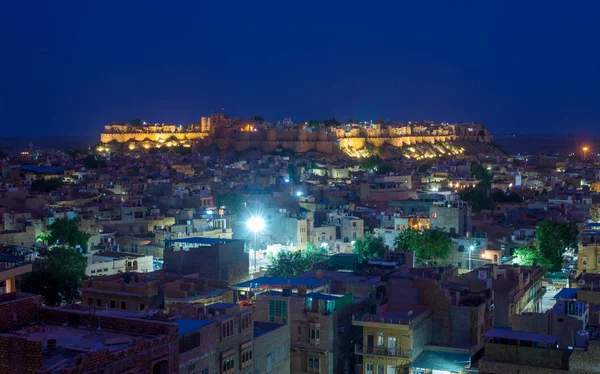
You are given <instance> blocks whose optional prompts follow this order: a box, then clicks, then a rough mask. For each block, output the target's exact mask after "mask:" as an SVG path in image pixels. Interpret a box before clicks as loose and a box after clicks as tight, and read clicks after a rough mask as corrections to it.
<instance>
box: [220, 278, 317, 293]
mask: <svg viewBox="0 0 600 374" xmlns="http://www.w3.org/2000/svg"><path fill="white" fill-rule="evenodd" d="M326 284H328V280H327V279H325V278H323V279H317V278H281V277H259V278H256V279H252V280H249V281H245V282H242V283H238V284H234V285H231V286H230V287H231V288H232V289H234V290H242V291H244V290H249V289H252V288H261V287H268V286H273V287H275V286H277V287H281V286H284V285H290V286H292V287H293V288H297V287H299V286H302V285H304V286H306V287H309V288H314V287H319V286H324V285H326Z"/></svg>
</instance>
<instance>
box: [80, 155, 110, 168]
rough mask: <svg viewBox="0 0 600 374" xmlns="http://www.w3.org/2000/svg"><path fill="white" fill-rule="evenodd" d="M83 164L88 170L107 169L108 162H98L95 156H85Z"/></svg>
mask: <svg viewBox="0 0 600 374" xmlns="http://www.w3.org/2000/svg"><path fill="white" fill-rule="evenodd" d="M82 162H83V166H85V168H86V169H98V168H103V167H106V161H104V160H102V159H101V160H98V159H96V157H95V156H94V155H87V156H85V158H84V159H83V161H82Z"/></svg>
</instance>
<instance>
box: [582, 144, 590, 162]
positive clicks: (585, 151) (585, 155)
mask: <svg viewBox="0 0 600 374" xmlns="http://www.w3.org/2000/svg"><path fill="white" fill-rule="evenodd" d="M581 150H582V151H583V161H585V160H587V151H589V150H590V148H589V147H588V146H587V145H586V146H583V148H581Z"/></svg>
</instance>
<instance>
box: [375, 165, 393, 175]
mask: <svg viewBox="0 0 600 374" xmlns="http://www.w3.org/2000/svg"><path fill="white" fill-rule="evenodd" d="M393 171H394V168H393V167H392V165H390V164H387V163H385V164H381V165H380V166H377V167H376V168H375V173H376V174H382V175H383V174H389V173H390V172H393Z"/></svg>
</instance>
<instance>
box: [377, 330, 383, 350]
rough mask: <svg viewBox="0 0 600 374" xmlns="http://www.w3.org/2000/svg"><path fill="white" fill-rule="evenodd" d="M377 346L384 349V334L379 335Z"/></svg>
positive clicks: (379, 333)
mask: <svg viewBox="0 0 600 374" xmlns="http://www.w3.org/2000/svg"><path fill="white" fill-rule="evenodd" d="M377 346H378V347H383V333H382V332H378V333H377Z"/></svg>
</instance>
